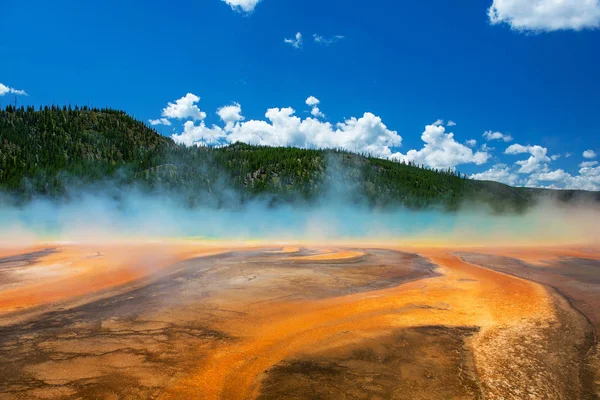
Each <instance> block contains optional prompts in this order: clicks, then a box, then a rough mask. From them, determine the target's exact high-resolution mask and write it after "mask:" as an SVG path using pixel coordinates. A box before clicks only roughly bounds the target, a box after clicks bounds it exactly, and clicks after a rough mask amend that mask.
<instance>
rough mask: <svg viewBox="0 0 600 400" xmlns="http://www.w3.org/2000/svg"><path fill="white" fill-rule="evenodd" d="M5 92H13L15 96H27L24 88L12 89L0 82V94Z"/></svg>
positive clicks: (2, 94)
mask: <svg viewBox="0 0 600 400" xmlns="http://www.w3.org/2000/svg"><path fill="white" fill-rule="evenodd" d="M5 94H14V95H17V96H28V94H27V93H25V91H24V90H19V89H13V88H11V87H8V86H6V85H3V84H2V83H0V96H4V95H5Z"/></svg>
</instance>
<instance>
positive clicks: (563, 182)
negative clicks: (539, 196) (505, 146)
mask: <svg viewBox="0 0 600 400" xmlns="http://www.w3.org/2000/svg"><path fill="white" fill-rule="evenodd" d="M583 164H586V163H583ZM546 182H552V185H549V186H547V187H551V188H555V189H576V190H600V166H598V167H594V166H593V165H582V166H581V168H580V169H579V175H572V174H570V173H568V172H565V171H564V170H562V169H558V170H555V171H544V172H538V173H535V174H532V175H530V176H529V180H528V181H527V185H528V186H541V184H542V183H546Z"/></svg>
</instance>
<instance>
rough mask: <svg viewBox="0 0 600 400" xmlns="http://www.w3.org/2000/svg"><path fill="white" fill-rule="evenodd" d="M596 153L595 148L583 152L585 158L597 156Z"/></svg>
mask: <svg viewBox="0 0 600 400" xmlns="http://www.w3.org/2000/svg"><path fill="white" fill-rule="evenodd" d="M596 155H597V154H596V152H595V151H594V150H586V151H584V152H583V158H596Z"/></svg>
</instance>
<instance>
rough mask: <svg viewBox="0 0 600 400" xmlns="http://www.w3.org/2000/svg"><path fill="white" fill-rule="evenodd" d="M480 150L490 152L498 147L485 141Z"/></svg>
mask: <svg viewBox="0 0 600 400" xmlns="http://www.w3.org/2000/svg"><path fill="white" fill-rule="evenodd" d="M480 150H481V151H485V152H490V151H494V150H496V148H495V147H492V146H490V145H488V144H487V143H484V144H482V145H481V148H480Z"/></svg>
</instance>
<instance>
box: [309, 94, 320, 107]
mask: <svg viewBox="0 0 600 400" xmlns="http://www.w3.org/2000/svg"><path fill="white" fill-rule="evenodd" d="M320 102H321V101H319V99H317V98H316V97H315V96H310V97H309V98H308V99H306V105H308V106H311V107H314V106H316V105H319V103H320Z"/></svg>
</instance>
